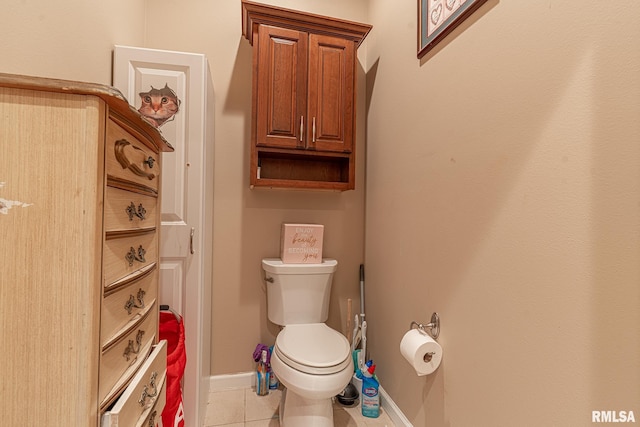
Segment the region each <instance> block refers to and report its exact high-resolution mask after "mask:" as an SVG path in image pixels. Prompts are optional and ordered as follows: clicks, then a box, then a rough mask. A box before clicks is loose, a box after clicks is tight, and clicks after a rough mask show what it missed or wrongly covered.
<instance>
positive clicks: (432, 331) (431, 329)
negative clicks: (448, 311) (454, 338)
mask: <svg viewBox="0 0 640 427" xmlns="http://www.w3.org/2000/svg"><path fill="white" fill-rule="evenodd" d="M414 326H415V327H416V328H418V329H419V330H421V331H422V332H424V333H428V334H429V335H431V336H432V337H433V339H434V340H435V339H438V335H440V316H438V313H433V314H432V315H431V322H430V323H427V324H426V325H425V324H423V323H418V322H416V321H415V320H413V321H411V325H409V329H413V327H414Z"/></svg>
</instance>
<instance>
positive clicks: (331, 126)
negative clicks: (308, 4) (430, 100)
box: [242, 0, 371, 191]
mask: <svg viewBox="0 0 640 427" xmlns="http://www.w3.org/2000/svg"><path fill="white" fill-rule="evenodd" d="M242 20H243V21H242V31H243V35H244V36H245V37H246V38H247V39H248V40H249V42H250V43H251V44H252V45H253V113H252V128H251V167H250V184H251V186H252V187H254V186H256V187H280V188H302V189H321V190H334V191H344V190H351V189H353V188H355V151H356V150H355V148H356V147H355V134H356V129H355V123H356V74H357V70H356V66H357V59H356V49H357V48H358V46H359V45H360V43H361V42H362V41H363V40H364V38H365V37H366V35H367V34H368V32H369V31H370V30H371V26H370V25H366V24H360V23H356V22H351V21H344V20H340V19H335V18H330V17H326V16H320V15H314V14H309V13H304V12H298V11H293V10H288V9H283V8H279V7H274V6H267V5H262V4H259V3H254V2H250V1H245V0H243V1H242Z"/></svg>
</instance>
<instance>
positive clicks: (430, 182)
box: [365, 0, 640, 427]
mask: <svg viewBox="0 0 640 427" xmlns="http://www.w3.org/2000/svg"><path fill="white" fill-rule="evenodd" d="M369 4H370V9H369V13H370V15H369V19H370V21H371V23H372V24H373V25H374V32H373V33H372V34H371V37H370V38H369V39H368V51H367V61H368V66H367V80H368V81H367V86H368V88H370V89H369V92H370V99H369V100H368V102H369V103H370V109H369V112H368V127H367V132H368V134H367V147H368V152H367V194H366V245H365V252H366V257H365V260H366V268H367V297H368V298H367V319H368V321H369V326H370V327H369V331H370V334H369V335H370V340H369V342H370V347H371V351H372V354H373V356H374V357H375V359H376V362H377V364H378V374H379V376H380V378H381V381H382V384H383V386H384V388H385V389H386V390H387V391H388V392H389V393H390V395H391V396H392V397H393V399H394V401H395V402H396V403H398V405H399V406H400V408H401V409H402V410H403V412H404V413H405V415H406V416H407V417H408V418H409V419H410V420H411V422H412V423H413V424H414V425H415V426H417V427H422V426H448V425H450V426H513V425H518V426H527V425H529V426H542V425H561V426H569V425H572V426H577V425H590V424H591V411H592V410H627V411H628V410H634V412H635V417H636V421H637V422H638V421H640V326H639V325H640V309H639V306H640V285H639V284H640V246H639V242H640V216H639V206H640V144H639V141H640V120H639V117H640V49H638V46H639V44H638V43H639V42H640V27H639V26H638V25H637V20H638V17H640V4H638V3H636V2H618V3H615V4H608V6H607V8H606V10H603V9H602V7H601V6H602V4H600V3H597V2H539V1H535V2H534V1H528V2H522V1H497V0H489V1H488V2H487V4H485V5H484V6H483V7H482V9H481V10H479V11H478V12H477V13H476V14H475V15H474V16H473V18H471V22H468V23H467V24H466V25H464V27H463V29H461V31H456V35H454V36H453V37H450V38H449V39H448V40H447V41H446V42H445V43H444V44H443V45H442V46H440V48H439V49H438V51H437V52H434V53H432V54H430V55H429V56H428V57H427V58H426V59H425V60H424V61H419V60H417V59H416V57H415V49H416V40H415V39H416V24H415V15H416V8H415V2H396V1H389V0H372V1H370V3H369ZM433 311H437V312H438V313H439V314H440V316H441V318H442V331H441V337H440V339H439V341H440V343H441V344H442V345H443V347H444V361H443V363H442V365H441V367H440V368H439V370H438V371H437V373H435V374H434V375H431V376H428V377H420V378H419V377H417V376H416V375H415V373H414V372H413V371H412V370H411V368H410V367H409V365H408V364H407V363H405V362H404V359H403V358H402V356H401V355H400V353H399V351H398V344H399V342H400V340H401V337H402V335H403V334H404V332H405V331H407V330H408V327H409V323H410V322H411V321H412V320H417V321H420V322H425V323H426V322H428V321H429V318H430V316H431V313H432V312H433Z"/></svg>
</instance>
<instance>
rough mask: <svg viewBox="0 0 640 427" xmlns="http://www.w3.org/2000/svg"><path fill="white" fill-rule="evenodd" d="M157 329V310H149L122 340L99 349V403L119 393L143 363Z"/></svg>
mask: <svg viewBox="0 0 640 427" xmlns="http://www.w3.org/2000/svg"><path fill="white" fill-rule="evenodd" d="M157 330H158V313H157V311H156V310H152V311H151V312H150V313H148V314H147V317H145V318H144V319H143V320H142V321H141V322H139V323H138V324H137V325H134V327H133V328H131V330H130V331H129V332H128V333H127V334H126V335H125V336H124V337H123V339H122V340H120V341H118V342H116V343H115V344H114V345H112V346H111V347H109V348H108V349H107V350H104V351H103V352H102V357H101V358H100V374H99V381H98V384H99V386H98V389H99V390H98V393H99V396H100V397H99V399H100V402H101V405H100V406H102V405H103V404H104V403H106V402H108V401H110V400H111V399H112V398H113V396H115V395H117V394H118V393H119V392H121V391H122V388H123V387H124V385H125V384H126V383H127V382H128V381H129V378H131V377H132V376H133V374H134V373H135V372H136V370H137V369H138V368H139V367H140V365H141V364H142V363H143V362H144V360H145V358H146V356H147V355H148V354H149V350H150V349H151V346H152V345H153V343H154V341H155V339H156V331H157Z"/></svg>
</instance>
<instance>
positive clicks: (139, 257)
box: [124, 245, 147, 267]
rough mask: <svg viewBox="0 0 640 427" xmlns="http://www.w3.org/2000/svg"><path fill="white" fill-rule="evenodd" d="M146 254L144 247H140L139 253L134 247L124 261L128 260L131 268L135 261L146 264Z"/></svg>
mask: <svg viewBox="0 0 640 427" xmlns="http://www.w3.org/2000/svg"><path fill="white" fill-rule="evenodd" d="M146 253H147V251H146V250H145V249H144V248H143V247H142V245H140V247H138V250H137V251H136V250H135V249H134V248H133V246H131V249H129V252H127V254H126V255H125V256H124V259H126V260H127V262H129V267H132V266H133V261H138V262H146V261H147V260H146V259H144V256H145V254H146Z"/></svg>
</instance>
